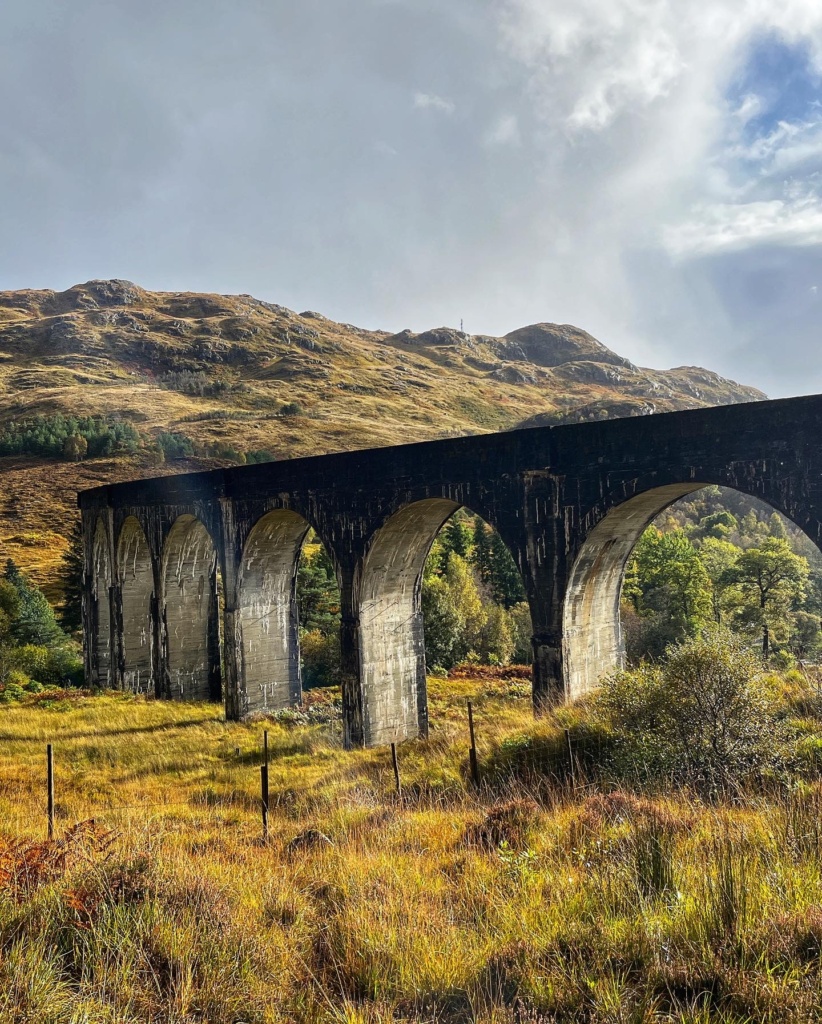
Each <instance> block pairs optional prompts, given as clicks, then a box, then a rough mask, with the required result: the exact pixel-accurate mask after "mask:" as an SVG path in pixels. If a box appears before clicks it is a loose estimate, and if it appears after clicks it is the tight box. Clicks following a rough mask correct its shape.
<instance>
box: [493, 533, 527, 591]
mask: <svg viewBox="0 0 822 1024" xmlns="http://www.w3.org/2000/svg"><path fill="white" fill-rule="evenodd" d="M488 565H489V582H490V584H491V592H492V594H493V596H494V600H495V601H496V602H498V603H499V604H501V605H503V606H504V607H505V608H513V606H514V605H515V604H519V602H520V601H524V600H525V588H524V587H523V585H522V577H521V576H520V574H519V569H517V563H516V562H515V561H514V559H513V558H512V557H511V552H510V551H509V550H508V548H507V546H506V544H505V541H504V540H503V539H502V537H500V535H499V534H498V533H497V531H496V530H493V531H492V532H491V541H490V548H489V551H488Z"/></svg>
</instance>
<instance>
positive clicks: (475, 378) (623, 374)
mask: <svg viewBox="0 0 822 1024" xmlns="http://www.w3.org/2000/svg"><path fill="white" fill-rule="evenodd" d="M763 397H764V396H763V395H762V393H761V392H759V391H757V390H756V389H754V388H749V387H743V386H741V385H739V384H736V383H734V382H733V381H729V380H726V379H724V378H722V377H719V376H718V375H717V374H714V373H711V372H710V371H708V370H704V369H701V368H698V367H687V366H686V367H678V368H676V369H672V370H665V371H658V370H649V369H644V368H641V367H637V366H634V365H633V364H632V363H630V362H629V361H628V360H627V359H624V358H622V357H620V356H618V355H617V354H616V353H614V352H612V351H611V350H610V349H608V348H606V347H605V346H604V345H603V344H601V343H600V342H599V341H597V340H596V339H595V338H593V337H591V336H590V335H589V334H587V333H586V332H585V331H582V330H580V329H578V328H576V327H571V326H568V325H556V324H550V323H544V324H534V325H531V326H528V327H523V328H520V329H519V330H515V331H512V332H511V333H510V334H507V335H505V336H504V337H502V338H496V337H490V336H485V335H468V334H464V333H461V332H460V331H456V330H454V329H452V328H445V327H443V328H438V329H435V330H431V331H426V332H424V333H421V334H413V333H411V332H410V331H403V332H401V333H399V334H389V333H388V332H385V331H368V330H363V329H360V328H357V327H354V326H352V325H350V324H339V323H335V322H334V321H331V320H328V319H326V318H325V317H324V316H322V315H320V314H319V313H314V312H310V311H308V312H304V313H294V312H292V311H291V310H288V309H286V308H284V307H282V306H278V305H275V304H273V303H269V302H263V301H261V300H258V299H255V298H253V297H252V296H250V295H234V296H226V295H204V294H194V293H171V292H148V291H145V290H143V289H142V288H139V287H138V286H137V285H134V284H131V283H130V282H128V281H117V280H113V281H89V282H87V283H86V284H82V285H76V286H75V287H72V288H69V289H67V290H66V291H64V292H53V291H33V290H22V291H11V292H0V451H3V452H5V451H7V450H8V451H15V454H13V455H7V457H5V458H0V466H2V468H3V470H4V471H5V472H6V477H5V480H6V488H5V492H4V494H3V495H2V497H0V552H1V553H2V557H9V556H12V557H14V558H15V559H16V560H17V561H18V562H19V563H20V565H21V566H22V567H23V568H24V569H25V570H26V571H28V572H29V573H31V575H32V576H33V577H34V579H35V580H36V581H37V582H39V583H41V584H42V583H46V584H52V588H53V576H54V567H55V563H56V561H57V560H58V559H59V558H60V555H61V554H62V551H63V550H64V548H65V536H66V534H67V533H68V531H69V529H70V526H71V522H72V518H73V515H74V511H73V506H74V492H75V491H76V490H77V489H79V488H82V487H89V486H94V485H95V484H97V483H100V482H105V481H112V480H120V479H125V478H128V477H132V476H137V475H156V474H158V473H165V472H180V471H182V470H187V469H193V468H203V467H211V466H218V465H226V464H228V463H230V462H232V461H242V460H243V459H245V458H246V457H249V458H252V459H258V458H259V459H264V458H268V457H274V458H278V459H281V458H292V457H294V456H298V455H310V454H318V453H322V452H330V451H338V450H341V449H349V448H358V447H372V446H378V445H390V444H396V443H399V442H406V441H409V440H420V441H422V440H427V439H431V438H436V437H446V436H454V435H461V434H472V433H484V432H488V431H496V430H506V429H511V428H513V427H516V426H521V425H524V426H536V425H539V424H543V423H557V422H564V421H569V420H578V419H585V418H594V417H596V418H600V417H607V416H626V415H647V414H649V413H654V412H667V411H671V410H675V409H685V408H693V407H698V406H704V405H719V404H728V403H734V402H744V401H753V400H756V399H760V398H763ZM60 415H63V416H94V417H104V418H107V419H109V420H111V421H112V422H113V421H116V420H120V421H122V422H124V423H125V424H127V425H128V426H129V427H130V428H133V429H132V431H131V434H132V436H133V438H134V439H135V440H134V442H133V443H132V444H130V446H129V448H128V450H124V451H117V450H116V448H115V450H114V451H113V452H108V453H106V454H102V455H97V456H96V457H88V458H85V459H84V460H83V461H78V462H71V461H67V460H65V459H62V458H59V457H58V458H54V457H52V458H42V457H36V456H34V457H33V453H34V452H36V451H37V450H38V449H36V447H34V448H32V446H31V442H30V440H29V441H27V442H26V443H27V444H28V448H26V447H25V446H24V447H23V448H22V449H21V448H20V447H19V444H18V448H16V449H15V448H14V445H13V444H12V442H13V441H14V442H15V443H17V441H19V439H17V441H15V438H16V437H17V435H15V434H14V431H15V430H18V431H19V425H20V424H21V423H23V424H25V423H27V422H29V421H32V422H34V423H35V424H44V423H45V424H48V423H49V422H50V421H51V418H53V417H55V416H60ZM10 431H11V433H10ZM4 432H5V434H4ZM161 432H165V434H167V435H168V434H172V435H175V438H174V439H172V440H173V441H174V444H176V445H177V448H178V450H176V451H175V450H174V448H173V445H172V447H171V448H170V447H169V446H168V444H166V446H165V452H166V455H165V456H164V455H163V454H162V453H161V451H160V450H159V449H158V444H157V442H158V435H160V434H161ZM12 435H13V436H12ZM4 437H5V447H2V445H3V443H4V441H3V439H4ZM181 439H182V443H178V442H180V441H181ZM165 440H166V441H168V438H166V439H165ZM89 455H92V452H91V451H90V452H89ZM172 456H180V457H172ZM52 595H53V596H56V592H55V591H54V590H53V589H52Z"/></svg>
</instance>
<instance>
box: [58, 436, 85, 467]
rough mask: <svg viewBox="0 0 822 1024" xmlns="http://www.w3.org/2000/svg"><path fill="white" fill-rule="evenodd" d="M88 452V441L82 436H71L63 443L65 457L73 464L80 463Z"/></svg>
mask: <svg viewBox="0 0 822 1024" xmlns="http://www.w3.org/2000/svg"><path fill="white" fill-rule="evenodd" d="M87 451H88V441H87V440H86V439H85V438H84V437H83V435H82V434H69V436H68V437H67V438H66V439H65V441H64V442H63V455H64V456H65V458H67V459H69V460H70V461H71V462H80V460H81V459H84V458H85V456H86V452H87Z"/></svg>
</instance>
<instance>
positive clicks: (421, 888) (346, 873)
mask: <svg viewBox="0 0 822 1024" xmlns="http://www.w3.org/2000/svg"><path fill="white" fill-rule="evenodd" d="M430 686H431V695H432V702H431V719H432V738H431V739H430V740H429V741H427V742H418V741H412V742H409V743H405V744H403V745H401V747H400V748H399V756H400V768H401V771H402V776H403V794H402V796H401V797H398V796H397V794H396V793H395V792H394V785H393V774H392V768H391V762H390V755H389V754H388V752H387V751H386V750H383V749H377V750H370V751H353V752H346V751H344V750H343V749H342V748H341V745H340V741H339V729H338V728H337V729H334V727H333V726H332V727H329V726H286V725H283V724H278V723H275V722H269V723H267V725H266V727H267V728H268V730H269V746H270V749H271V752H272V761H271V768H270V789H271V814H270V831H271V839H270V842H269V843H268V844H267V845H263V843H262V842H261V838H260V835H261V829H260V817H259V809H258V801H257V790H258V784H259V771H258V764H259V757H260V748H261V733H262V728H263V723H262V722H257V723H251V724H235V723H225V722H224V721H222V720H221V715H220V712H219V710H218V709H216V708H214V707H212V706H207V705H188V704H177V705H171V704H160V703H157V702H148V701H144V700H140V699H137V698H134V697H130V696H126V695H107V696H103V697H90V696H83V695H71V694H65V695H62V696H59V698H58V699H56V700H55V699H51V701H49V700H48V699H47V698H46V699H43V695H40V696H39V698H38V700H37V701H36V702H32V703H31V704H29V705H28V706H25V707H11V708H8V709H4V710H3V711H2V713H0V849H2V850H3V857H4V858H5V860H3V859H0V872H2V865H4V864H5V865H6V872H7V873H6V875H3V874H2V873H0V890H2V896H0V1022H3V1024H5V1022H12V1021H14V1022H20V1021H49V1022H55V1024H57V1022H60V1024H62V1022H66V1024H68V1022H78V1021H84V1022H85V1021H88V1022H104V1021H105V1022H114V1021H116V1022H118V1024H119V1022H137V1021H157V1022H159V1021H164V1022H165V1021H173V1022H179V1024H184V1022H185V1024H188V1022H192V1024H193V1022H195V1021H196V1022H202V1021H210V1022H217V1024H223V1022H225V1024H237V1022H239V1021H247V1022H255V1024H256V1022H261V1024H262V1022H281V1021H282V1022H286V1021H287V1022H290V1024H291V1022H293V1024H303V1022H309V1021H311V1022H313V1021H320V1022H342V1021H348V1022H377V1021H380V1022H382V1021H418V1022H422V1021H441V1022H451V1024H457V1022H468V1021H482V1022H489V1024H490V1022H494V1024H514V1022H520V1024H524V1022H534V1024H536V1022H538V1021H540V1022H548V1021H562V1022H566V1021H567V1022H586V1024H592V1022H593V1024H596V1022H623V1021H625V1022H650V1021H694V1022H695V1021H723V1022H729V1024H730V1022H734V1024H738V1022H741V1021H746V1020H750V1021H754V1020H755V1021H774V1022H776V1021H786V1020H797V1021H800V1020H813V1019H817V1018H818V1017H819V1016H820V1015H822V995H821V994H820V991H822V989H820V985H819V981H820V963H821V962H822V961H821V960H820V957H821V956H822V910H820V904H822V871H821V870H820V862H819V848H818V844H817V841H816V838H815V836H816V832H815V830H814V815H815V808H816V807H818V806H819V803H820V800H822V797H820V789H819V787H818V785H817V783H816V782H815V781H813V780H812V779H806V780H805V781H804V782H802V783H801V791H800V790H797V792H796V793H795V794H794V795H792V796H790V797H789V796H786V795H785V794H784V793H783V792H781V791H774V792H773V793H772V794H769V793H768V792H765V791H761V792H759V793H756V794H751V795H750V797H749V798H748V799H740V798H739V797H736V798H735V799H734V800H733V801H732V802H731V801H725V802H723V801H721V800H720V801H714V802H712V803H711V804H703V803H701V802H699V801H698V800H696V799H693V798H689V797H688V796H687V794H684V793H681V792H676V791H671V792H666V793H658V794H656V795H649V794H643V793H640V792H628V791H626V790H623V789H615V788H606V789H604V788H603V786H602V785H599V784H597V783H596V781H595V779H594V777H593V776H592V775H589V773H588V771H587V768H586V767H585V759H584V758H581V759H580V765H581V770H580V772H579V773H577V774H576V775H575V777H574V779H573V780H572V779H571V778H569V777H568V775H567V773H565V774H563V772H562V771H561V770H559V768H557V770H556V771H555V772H553V774H552V775H550V777H548V779H547V781H545V779H544V778H543V781H541V782H540V781H539V780H540V778H541V777H540V775H539V772H538V765H539V764H540V763H542V764H548V763H550V764H554V765H555V766H558V765H559V764H560V759H561V757H562V754H563V752H564V751H566V750H567V739H566V735H565V729H566V728H570V730H571V734H572V739H573V738H574V737H576V736H577V730H578V729H582V728H583V726H584V723H585V715H584V709H579V708H578V709H573V708H572V709H567V710H565V711H563V713H562V715H560V716H558V717H556V718H549V719H547V720H543V721H541V722H539V723H534V722H533V720H532V718H531V714H530V705H529V701H528V697H527V693H526V692H525V691H524V688H523V687H521V686H520V685H519V684H517V683H515V682H512V681H509V680H504V679H501V680H487V679H486V680H483V681H477V680H463V679H459V680H451V681H443V680H434V679H432V680H431V681H430ZM469 697H470V698H471V699H472V700H473V701H474V705H475V718H476V724H477V734H478V741H479V744H480V762H481V764H480V767H481V771H482V778H483V781H482V782H481V785H480V786H479V787H478V788H477V787H474V786H473V785H472V784H471V782H470V777H469V772H468V737H467V723H466V719H465V710H464V709H465V700H466V699H468V698H469ZM574 722H576V723H577V725H576V726H575V725H574ZM47 742H52V743H53V744H54V747H55V758H56V780H57V781H56V790H57V812H58V830H57V831H58V841H59V842H63V843H64V844H65V848H66V849H68V848H69V847H70V848H71V852H70V855H69V854H67V855H66V857H65V858H64V863H62V864H60V863H58V862H57V861H55V860H54V856H53V849H52V848H51V847H49V845H48V844H47V843H44V836H45V827H46V821H45V791H44V775H45V744H46V743H47ZM582 743H583V740H580V745H582ZM535 750H538V751H540V752H541V753H540V755H539V757H534V758H532V759H531V760H530V761H528V763H527V764H525V765H524V764H523V756H524V755H523V754H522V752H523V751H527V752H528V753H529V756H530V755H532V754H534V751H535ZM549 753H550V754H551V756H552V757H554V760H553V761H551V758H550V757H549V756H548V755H549ZM540 758H541V760H540ZM89 819H94V822H95V824H94V826H93V827H92V826H90V825H86V826H84V827H83V828H80V829H79V830H78V828H77V824H78V823H80V822H87V821H88V820H89ZM72 835H73V836H74V837H75V838H74V840H72V839H71V836H72ZM94 836H99V837H100V838H99V841H98V840H97V839H94V838H93V837H94ZM72 843H73V845H71V844H72ZM49 857H51V858H52V861H51V862H50V863H52V867H51V868H50V869H49V870H48V871H46V870H43V871H42V873H41V875H40V876H38V877H36V878H35V877H34V876H32V883H31V884H29V885H26V886H21V885H19V884H18V885H16V886H13V885H11V884H10V882H9V878H10V875H9V873H8V872H9V871H10V868H9V866H8V865H10V864H14V863H19V862H20V859H21V858H28V859H29V861H30V862H32V863H38V862H39V861H42V860H48V858H49ZM4 878H5V882H4V881H3V879H4Z"/></svg>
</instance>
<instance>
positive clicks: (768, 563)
mask: <svg viewBox="0 0 822 1024" xmlns="http://www.w3.org/2000/svg"><path fill="white" fill-rule="evenodd" d="M808 573H809V570H808V562H807V560H806V559H805V558H802V557H801V555H795V554H794V553H793V551H791V549H790V546H789V544H788V542H787V541H786V540H781V539H779V538H777V537H768V538H767V539H766V540H765V541H764V542H763V543H762V544H761V545H760V546H759V547H755V548H749V549H748V550H747V551H743V552H742V553H741V554H740V555H739V557H738V558H737V560H736V562H735V563H734V565H733V566H732V567H731V568H730V570H729V573H728V581H729V583H733V584H736V586H737V587H738V588H739V589H740V590H741V591H742V593H743V595H745V597H747V599H748V604H747V607H745V608H743V609H742V610H741V614H740V619H741V621H748V622H750V623H751V624H754V625H756V626H758V627H759V629H760V630H761V635H762V656H763V658H767V657H768V655H769V654H770V650H771V642H772V639H773V637H774V634H776V635H777V636H779V637H780V638H783V639H784V638H786V637H787V635H789V634H790V625H791V623H790V618H791V613H792V610H793V608H794V606H795V605H797V604H798V603H799V602H801V601H802V599H803V598H804V597H805V587H806V585H807V582H808Z"/></svg>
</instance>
